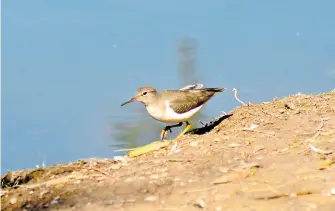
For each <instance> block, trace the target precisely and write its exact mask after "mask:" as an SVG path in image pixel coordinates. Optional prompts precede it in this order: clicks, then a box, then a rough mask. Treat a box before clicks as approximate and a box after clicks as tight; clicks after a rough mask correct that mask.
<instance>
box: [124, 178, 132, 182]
mask: <svg viewBox="0 0 335 211" xmlns="http://www.w3.org/2000/svg"><path fill="white" fill-rule="evenodd" d="M132 181H133V179H132V178H127V179H126V180H125V182H132Z"/></svg>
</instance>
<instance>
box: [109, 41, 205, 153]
mask: <svg viewBox="0 0 335 211" xmlns="http://www.w3.org/2000/svg"><path fill="white" fill-rule="evenodd" d="M196 50H197V43H196V40H195V39H193V38H184V39H182V40H181V42H180V43H179V46H178V59H179V62H178V72H179V77H180V86H181V87H184V86H186V85H189V84H195V83H198V82H199V80H198V78H197V75H196ZM137 113H138V114H137V116H138V119H137V120H134V119H133V118H131V120H123V121H119V122H113V123H112V131H113V134H112V136H113V138H114V140H117V141H120V142H123V143H127V144H128V146H127V148H128V147H129V148H132V147H136V146H139V145H144V144H147V143H150V142H152V141H154V140H157V139H158V137H159V132H160V131H161V129H162V128H163V126H162V125H160V124H157V122H155V121H153V120H152V119H147V118H145V116H144V115H147V114H146V112H143V110H142V109H141V110H138V112H137ZM200 118H204V115H203V113H202V112H201V111H199V112H198V113H197V114H196V115H195V116H194V117H193V119H200ZM191 122H192V125H193V126H196V127H197V126H199V124H198V123H197V122H194V120H193V121H192V120H191ZM148 131H150V132H148ZM176 133H178V130H174V131H173V134H171V135H175V134H176ZM123 147H124V146H118V148H123Z"/></svg>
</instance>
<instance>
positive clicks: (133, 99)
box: [121, 97, 136, 106]
mask: <svg viewBox="0 0 335 211" xmlns="http://www.w3.org/2000/svg"><path fill="white" fill-rule="evenodd" d="M134 101H136V98H135V97H133V98H131V99H129V100H128V101H126V102H124V103H122V104H121V106H124V105H126V104H128V103H131V102H134Z"/></svg>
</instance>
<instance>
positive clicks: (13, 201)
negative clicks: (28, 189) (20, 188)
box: [9, 197, 17, 204]
mask: <svg viewBox="0 0 335 211" xmlns="http://www.w3.org/2000/svg"><path fill="white" fill-rule="evenodd" d="M16 202H17V198H16V197H14V198H11V199H10V200H9V203H10V204H15V203H16Z"/></svg>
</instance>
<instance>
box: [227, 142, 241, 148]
mask: <svg viewBox="0 0 335 211" xmlns="http://www.w3.org/2000/svg"><path fill="white" fill-rule="evenodd" d="M239 146H241V144H237V143H231V144H229V145H228V147H229V148H235V147H239Z"/></svg>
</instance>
